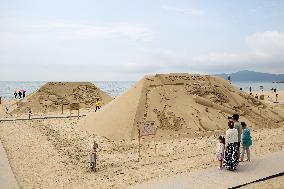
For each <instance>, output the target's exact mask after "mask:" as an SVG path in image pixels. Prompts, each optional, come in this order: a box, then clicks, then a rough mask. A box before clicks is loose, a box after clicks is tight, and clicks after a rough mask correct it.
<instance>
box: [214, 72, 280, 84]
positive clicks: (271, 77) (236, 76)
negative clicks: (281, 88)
mask: <svg viewBox="0 0 284 189" xmlns="http://www.w3.org/2000/svg"><path fill="white" fill-rule="evenodd" d="M217 76H220V77H223V78H224V79H226V80H227V79H228V77H229V76H230V77H231V81H271V82H272V81H284V74H270V73H261V72H255V71H248V70H243V71H239V72H236V73H231V74H226V73H223V74H217Z"/></svg>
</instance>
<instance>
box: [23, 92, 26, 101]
mask: <svg viewBox="0 0 284 189" xmlns="http://www.w3.org/2000/svg"><path fill="white" fill-rule="evenodd" d="M25 97H26V91H23V99H24V98H25Z"/></svg>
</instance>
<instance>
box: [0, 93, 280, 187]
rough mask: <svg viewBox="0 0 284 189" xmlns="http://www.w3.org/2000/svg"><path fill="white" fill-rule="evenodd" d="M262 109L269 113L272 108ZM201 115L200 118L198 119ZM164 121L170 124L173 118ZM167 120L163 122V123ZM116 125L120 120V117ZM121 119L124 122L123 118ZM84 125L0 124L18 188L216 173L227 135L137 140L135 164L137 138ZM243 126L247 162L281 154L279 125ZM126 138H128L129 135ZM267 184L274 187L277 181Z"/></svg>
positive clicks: (122, 183)
mask: <svg viewBox="0 0 284 189" xmlns="http://www.w3.org/2000/svg"><path fill="white" fill-rule="evenodd" d="M175 93H176V92H175V88H168V94H167V95H166V96H164V97H165V98H168V97H169V96H171V97H172V98H174V96H175V95H173V94H175ZM281 94H282V92H281ZM153 95H154V97H153V100H155V99H157V97H155V94H153ZM168 95H169V96H168ZM179 95H182V94H180V93H179ZM213 97H214V95H213ZM121 98H124V97H118V98H116V99H115V100H114V101H112V102H110V103H109V104H107V105H105V107H103V108H102V110H100V111H99V112H97V115H99V114H101V115H102V113H103V112H104V111H106V110H107V109H108V107H111V106H113V104H116V103H118V104H120V103H121V104H122V106H123V104H124V103H123V102H119V101H120V99H121ZM137 98H138V97H137ZM138 99H140V98H138ZM213 99H215V98H213ZM116 101H118V102H116ZM128 102H129V104H125V107H124V108H125V109H127V108H128V106H133V105H132V104H131V100H130V101H128ZM153 102H154V101H153ZM5 103H11V102H5ZM176 103H179V102H176ZM282 105H283V104H282V103H280V104H277V107H278V109H277V111H278V113H279V112H284V106H282ZM122 106H119V107H122ZM134 106H135V105H134ZM267 106H269V108H274V106H276V105H274V104H273V105H270V104H268V105H267ZM270 106H271V107H270ZM195 107H198V108H199V109H203V110H204V111H205V112H206V108H205V107H204V106H202V105H195ZM1 108H2V107H1ZM150 108H153V107H150ZM117 111H119V108H118V109H117ZM124 111H125V112H126V110H124V109H121V112H124ZM180 111H181V110H180ZM209 111H211V112H213V115H214V114H215V113H216V112H215V110H214V108H209ZM270 111H271V110H270V109H267V110H265V111H263V112H268V114H267V115H265V116H268V117H269V116H271V115H272V118H270V119H271V120H272V121H273V120H274V117H273V116H276V114H275V113H271V112H270ZM275 111H276V110H275ZM86 112H87V111H86ZM141 112H143V111H141ZM214 112H215V113H214ZM217 112H218V111H217ZM54 113H56V112H54ZM57 113H58V114H59V112H57ZM89 114H92V115H95V114H96V113H92V112H91V113H89ZM202 115H205V113H203V114H199V116H202ZM227 115H229V114H225V117H226V116H227ZM18 116H21V114H18ZM167 116H170V117H171V119H172V117H174V116H173V115H167ZM167 116H165V117H164V118H165V119H167V118H168V117H167ZM177 117H181V116H180V115H178V116H177ZM225 117H224V120H226V118H225ZM276 117H277V116H276ZM111 118H112V117H109V119H111ZM116 119H119V116H118V117H117V118H116ZM121 119H124V120H125V118H122V117H121ZM277 119H280V118H278V117H277ZM277 119H276V118H275V120H277ZM84 120H85V119H80V120H78V119H77V118H67V119H66V118H65V119H43V120H27V121H12V122H0V140H1V142H2V144H3V147H4V148H5V150H6V153H7V157H8V159H9V161H10V165H11V168H12V170H13V173H14V175H15V177H16V179H17V181H18V184H19V186H20V187H21V188H126V187H128V186H133V185H135V184H138V183H143V182H145V181H148V180H150V179H154V178H155V179H158V178H161V177H166V176H172V175H176V174H178V173H185V172H189V171H192V170H198V169H205V168H208V167H216V169H217V165H218V162H217V161H216V160H215V147H216V142H217V138H218V136H219V135H221V134H224V133H225V130H226V125H223V124H225V123H223V122H222V125H221V124H220V128H219V127H216V125H218V123H216V121H215V120H214V121H212V123H214V124H213V125H214V126H213V127H212V128H213V129H198V127H197V126H194V128H193V129H192V130H193V132H186V133H185V132H173V131H171V130H170V131H167V132H161V133H159V135H157V136H156V137H153V136H145V137H142V139H141V146H142V148H141V159H140V160H139V161H138V138H137V136H135V135H133V136H134V137H133V138H132V139H129V138H123V137H122V138H121V139H116V140H112V139H107V138H106V137H105V136H103V135H97V134H96V133H94V132H89V131H88V130H85V129H82V128H81V124H82V121H84ZM197 120H198V118H197ZM241 120H242V118H241ZM247 120H252V121H250V122H248V123H249V124H248V126H249V127H251V134H252V137H253V146H252V148H251V154H252V161H253V159H254V158H257V157H259V156H261V155H265V154H269V153H272V152H277V151H281V150H283V149H284V137H283V136H284V124H283V120H282V121H281V120H280V121H273V122H271V124H267V123H265V124H263V122H261V121H262V120H263V118H261V117H258V119H254V118H252V117H247V118H246V119H245V121H247ZM171 121H172V120H169V123H171V124H170V126H172V125H175V124H174V122H171ZM217 121H218V120H217ZM94 123H95V122H94ZM262 124H263V125H262ZM106 126H108V125H106ZM216 128H217V129H216ZM189 130H190V129H189ZM91 131H92V129H91ZM127 131H128V130H127ZM111 133H112V132H111ZM130 134H131V132H130ZM126 135H127V136H129V133H127V134H126ZM119 136H124V135H119ZM94 140H95V141H96V142H97V143H98V145H99V149H98V153H97V154H98V171H97V172H95V173H94V172H92V171H91V170H90V169H89V167H88V154H89V152H90V149H91V144H92V143H93V141H94ZM155 145H156V152H155ZM271 182H272V183H275V184H277V183H278V180H275V182H274V181H273V180H271Z"/></svg>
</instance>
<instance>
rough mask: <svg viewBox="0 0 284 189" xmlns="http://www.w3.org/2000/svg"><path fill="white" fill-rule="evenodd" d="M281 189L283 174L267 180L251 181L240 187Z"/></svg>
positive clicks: (244, 188)
mask: <svg viewBox="0 0 284 189" xmlns="http://www.w3.org/2000/svg"><path fill="white" fill-rule="evenodd" d="M268 188H269V189H282V188H284V176H280V177H276V178H272V179H269V180H265V181H261V182H257V183H253V184H250V185H247V186H244V187H242V189H268Z"/></svg>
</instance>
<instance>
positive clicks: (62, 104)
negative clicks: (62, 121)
mask: <svg viewBox="0 0 284 189" xmlns="http://www.w3.org/2000/svg"><path fill="white" fill-rule="evenodd" d="M63 106H64V105H63V104H62V106H61V114H63Z"/></svg>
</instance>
